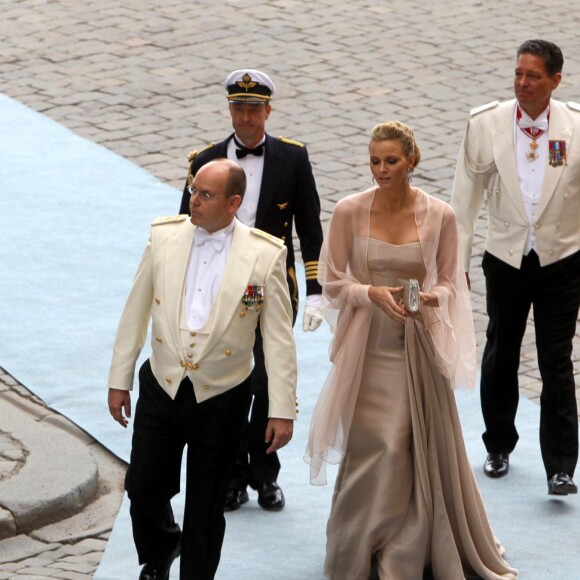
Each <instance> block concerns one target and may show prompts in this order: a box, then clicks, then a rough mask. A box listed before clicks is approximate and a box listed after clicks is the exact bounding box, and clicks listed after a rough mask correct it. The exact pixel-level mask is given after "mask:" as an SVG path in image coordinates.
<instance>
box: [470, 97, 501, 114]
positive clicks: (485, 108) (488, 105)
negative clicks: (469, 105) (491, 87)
mask: <svg viewBox="0 0 580 580" xmlns="http://www.w3.org/2000/svg"><path fill="white" fill-rule="evenodd" d="M498 105H499V101H492V102H491V103H486V104H485V105H481V106H480V107H475V109H471V111H469V114H470V115H471V116H472V117H474V116H475V115H479V113H483V112H484V111H489V109H495V108H496V107H497V106H498Z"/></svg>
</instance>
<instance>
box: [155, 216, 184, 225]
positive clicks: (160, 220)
mask: <svg viewBox="0 0 580 580" xmlns="http://www.w3.org/2000/svg"><path fill="white" fill-rule="evenodd" d="M187 218H188V216H187V215H185V214H181V215H170V216H167V217H159V218H157V219H156V220H155V221H153V222H152V223H151V225H152V226H162V225H163V224H175V223H178V222H182V221H183V220H186V219H187Z"/></svg>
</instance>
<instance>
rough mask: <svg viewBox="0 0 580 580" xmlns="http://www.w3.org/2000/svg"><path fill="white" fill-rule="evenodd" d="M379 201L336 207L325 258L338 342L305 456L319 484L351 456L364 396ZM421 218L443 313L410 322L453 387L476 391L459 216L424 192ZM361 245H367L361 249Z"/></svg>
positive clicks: (357, 198) (427, 285)
mask: <svg viewBox="0 0 580 580" xmlns="http://www.w3.org/2000/svg"><path fill="white" fill-rule="evenodd" d="M374 195H375V189H374V188H373V189H369V190H367V191H364V192H362V193H358V194H354V195H351V196H348V197H346V198H344V199H342V200H341V201H339V202H338V203H337V204H336V207H335V209H334V213H333V215H332V218H331V221H330V226H329V230H328V234H327V236H326V239H325V241H324V244H323V246H322V250H321V254H320V262H319V269H318V272H319V276H318V281H319V282H320V284H321V285H322V288H323V297H324V306H325V317H326V319H327V321H328V323H329V324H330V326H331V329H332V332H333V334H334V337H333V340H332V342H331V345H330V360H331V362H332V363H333V366H332V368H331V370H330V373H329V375H328V378H327V379H326V382H325V385H324V387H323V389H322V391H321V393H320V396H319V398H318V402H317V404H316V407H315V409H314V412H313V416H312V421H311V424H310V434H309V438H308V446H307V449H306V454H305V457H304V459H305V460H306V462H307V463H309V464H310V481H311V483H312V484H314V485H324V484H326V483H327V481H326V465H325V462H329V463H333V464H336V463H339V462H340V460H341V458H342V456H343V455H344V450H345V448H346V444H347V441H348V434H349V429H350V424H351V422H352V417H353V413H354V408H355V403H356V399H357V396H358V390H359V385H360V379H361V373H362V367H363V362H364V357H365V350H366V342H367V337H368V332H369V328H370V323H371V318H372V312H373V304H372V302H371V301H370V299H369V297H368V289H369V286H370V284H371V277H370V274H369V272H368V268H367V253H368V239H369V227H370V210H371V205H372V202H373V199H374ZM414 211H415V222H416V224H417V231H418V235H419V241H420V244H421V250H422V253H423V261H424V264H425V270H426V275H425V280H424V283H423V287H422V289H421V290H422V291H423V292H434V293H435V294H436V295H437V298H438V300H439V306H437V307H424V306H422V307H421V315H422V322H418V321H416V320H412V319H410V320H409V321H408V322H407V324H423V325H424V328H425V330H426V331H427V333H428V335H429V337H430V338H431V341H432V344H433V350H434V356H435V362H436V365H437V369H438V370H439V371H440V373H441V374H442V375H443V377H445V378H446V379H448V380H449V382H450V384H451V385H452V386H454V387H455V388H472V387H473V386H474V385H475V381H476V355H475V332H474V328H473V316H472V312H471V302H470V298H469V292H468V289H467V284H466V280H465V274H464V272H463V271H462V269H461V264H460V261H459V260H458V251H459V250H458V238H457V226H456V221H455V214H454V212H453V209H452V208H451V206H449V205H448V204H447V203H445V202H443V201H441V200H438V199H436V198H434V197H431V196H429V195H428V194H426V193H425V192H424V191H422V190H420V189H418V190H417V195H416V198H415V207H414ZM357 238H362V239H363V240H366V243H364V244H356V245H355V244H354V241H355V239H357ZM361 248H364V250H361ZM385 316H386V315H385ZM407 331H408V328H407Z"/></svg>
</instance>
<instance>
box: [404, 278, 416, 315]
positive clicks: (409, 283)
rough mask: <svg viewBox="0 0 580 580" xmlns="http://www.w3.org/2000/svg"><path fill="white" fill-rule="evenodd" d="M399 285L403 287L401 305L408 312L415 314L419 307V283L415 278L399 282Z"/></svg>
mask: <svg viewBox="0 0 580 580" xmlns="http://www.w3.org/2000/svg"><path fill="white" fill-rule="evenodd" d="M399 284H401V286H403V304H404V305H405V308H406V309H407V310H408V311H409V312H417V310H419V306H420V305H421V298H420V297H419V290H420V288H419V282H418V280H415V278H411V279H410V280H399Z"/></svg>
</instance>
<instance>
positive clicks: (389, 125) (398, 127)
mask: <svg viewBox="0 0 580 580" xmlns="http://www.w3.org/2000/svg"><path fill="white" fill-rule="evenodd" d="M378 141H399V143H401V145H402V146H403V152H404V153H405V156H406V157H407V159H408V158H409V157H412V156H414V157H415V163H414V164H413V168H415V167H417V165H419V161H421V151H420V150H419V147H418V145H417V143H416V142H415V135H414V134H413V129H411V127H408V126H407V125H405V123H401V122H400V121H386V122H385V123H381V124H380V125H377V126H376V127H375V128H374V129H373V132H372V133H371V143H376V142H378ZM369 147H370V143H369Z"/></svg>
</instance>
